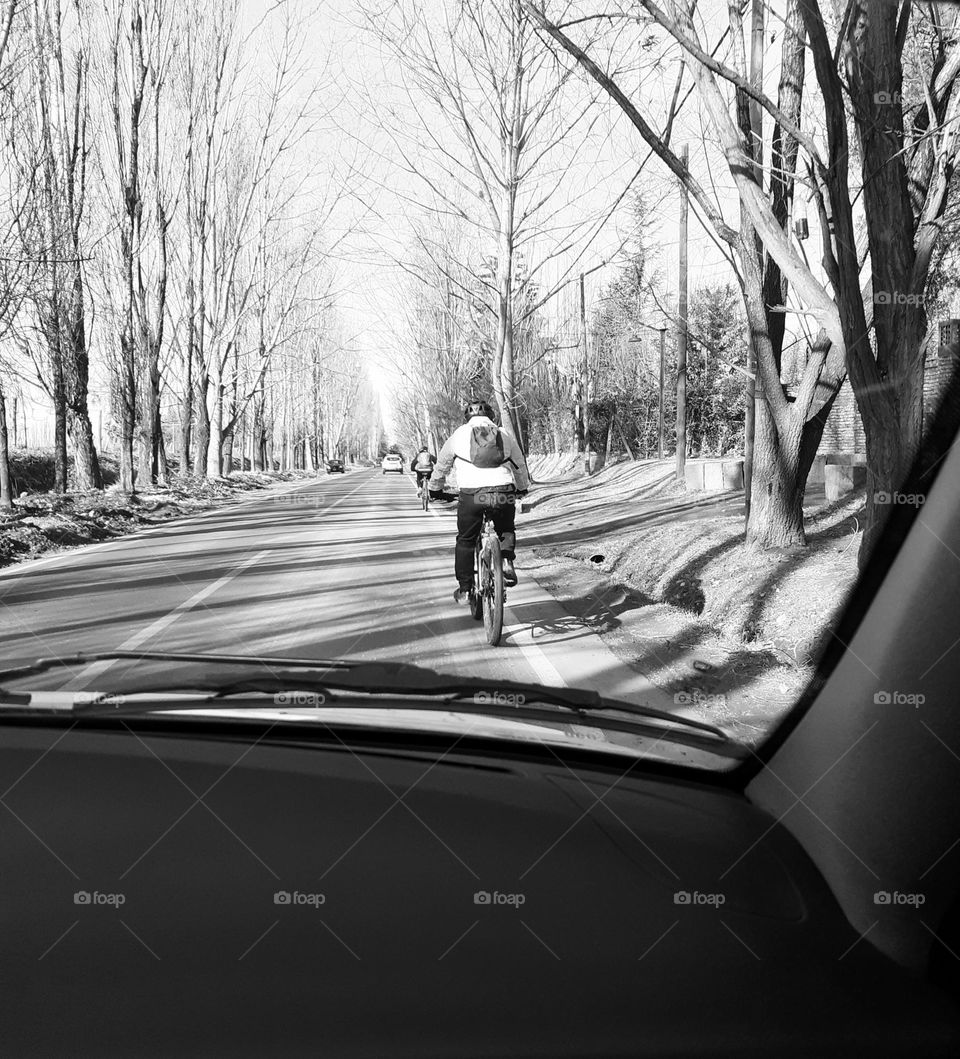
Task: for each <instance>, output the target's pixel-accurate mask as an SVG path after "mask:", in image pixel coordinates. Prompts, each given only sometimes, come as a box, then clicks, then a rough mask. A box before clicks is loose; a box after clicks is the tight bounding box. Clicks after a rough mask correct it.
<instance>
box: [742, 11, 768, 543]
mask: <svg viewBox="0 0 960 1059" xmlns="http://www.w3.org/2000/svg"><path fill="white" fill-rule="evenodd" d="M763 4H764V0H753V7H752V17H751V19H750V82H751V84H752V86H753V87H754V88H756V89H758V90H761V91H762V89H763V20H764V9H763ZM750 133H751V140H752V143H751V147H752V148H753V159H754V166H753V167H754V172H755V173H757V174H758V179H759V180H760V181H761V185H762V181H763V111H762V110H761V109H760V104H759V103H758V102H757V101H756V100H755V99H751V100H750ZM747 372H748V375H747V406H746V408H745V409H744V416H743V497H744V526H746V525H747V524H749V522H750V493H751V491H752V488H753V455H754V442H755V438H756V433H757V351H756V350H755V349H754V348H753V342H752V341H751V342H749V343H748V344H747Z"/></svg>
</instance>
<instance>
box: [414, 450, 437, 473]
mask: <svg viewBox="0 0 960 1059" xmlns="http://www.w3.org/2000/svg"><path fill="white" fill-rule="evenodd" d="M416 469H417V470H418V471H432V470H433V461H432V460H431V459H430V456H429V454H427V453H423V454H418V455H417V463H416Z"/></svg>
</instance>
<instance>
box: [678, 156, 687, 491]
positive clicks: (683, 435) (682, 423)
mask: <svg viewBox="0 0 960 1059" xmlns="http://www.w3.org/2000/svg"><path fill="white" fill-rule="evenodd" d="M689 157H690V154H689V151H688V149H687V145H686V144H684V145H683V147H682V148H681V149H680V162H681V164H682V165H683V168H684V170H686V169H687V163H688V161H689ZM689 211H690V197H689V194H688V192H687V185H686V184H681V185H680V277H679V292H678V296H677V312H678V315H679V317H680V333H679V334H678V335H677V481H678V482H683V481H685V480H686V463H687V226H688V214H689Z"/></svg>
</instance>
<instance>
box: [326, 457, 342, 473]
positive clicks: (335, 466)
mask: <svg viewBox="0 0 960 1059" xmlns="http://www.w3.org/2000/svg"><path fill="white" fill-rule="evenodd" d="M343 473H344V471H343V460H327V474H343Z"/></svg>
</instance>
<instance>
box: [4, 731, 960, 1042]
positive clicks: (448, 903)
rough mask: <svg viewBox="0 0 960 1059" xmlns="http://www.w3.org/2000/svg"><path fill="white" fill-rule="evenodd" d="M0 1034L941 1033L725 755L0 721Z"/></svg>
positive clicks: (494, 1038)
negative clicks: (701, 761)
mask: <svg viewBox="0 0 960 1059" xmlns="http://www.w3.org/2000/svg"><path fill="white" fill-rule="evenodd" d="M5 734H6V738H5V739H4V742H3V747H2V750H0V782H2V784H3V788H4V790H6V791H7V793H6V795H5V797H4V803H5V805H6V807H7V811H6V812H5V813H4V814H3V815H2V817H0V819H2V837H0V841H2V848H3V850H4V865H5V868H4V871H3V875H2V900H0V917H2V930H3V939H4V944H3V949H2V956H0V960H2V963H3V975H2V977H3V981H4V983H5V994H6V995H5V998H4V1009H5V1010H4V1016H3V1022H4V1024H5V1026H4V1033H3V1038H4V1050H5V1052H6V1053H7V1054H10V1055H50V1054H66V1053H70V1054H88V1053H95V1054H98V1055H133V1054H135V1055H139V1056H144V1055H168V1054H171V1053H173V1052H176V1053H177V1054H179V1055H213V1054H230V1055H264V1054H274V1053H277V1054H285V1055H311V1056H316V1055H318V1054H320V1055H336V1056H358V1057H359V1056H369V1057H374V1056H377V1057H382V1056H404V1057H406V1056H410V1057H413V1056H417V1057H425V1056H444V1057H450V1056H530V1057H533V1056H543V1057H547V1056H551V1057H556V1056H583V1057H591V1059H598V1057H603V1056H685V1057H691V1056H754V1055H757V1056H759V1055H777V1056H794V1055H796V1056H809V1055H813V1054H816V1055H834V1054H835V1055H841V1054H843V1055H845V1056H849V1055H850V1054H855V1055H871V1056H885V1055H900V1054H905V1053H906V1052H910V1054H916V1055H928V1056H930V1055H940V1054H942V1055H948V1054H950V1055H953V1054H957V1051H956V1049H957V1044H958V1041H960V1033H958V1028H957V1021H956V1020H957V1016H956V1011H955V1009H954V1008H953V1007H952V1005H951V1004H950V1003H949V1002H948V1001H947V999H946V998H945V997H943V996H941V995H940V994H939V993H937V992H936V991H934V990H933V989H931V988H930V987H928V986H927V985H926V984H924V983H923V982H920V981H916V980H914V979H911V978H909V977H907V976H906V975H905V974H904V973H903V972H901V971H900V970H899V969H898V968H896V967H895V966H894V965H893V964H892V963H891V962H889V961H888V960H887V959H886V958H884V957H882V956H881V955H880V954H878V953H877V952H876V951H875V950H873V949H872V948H871V946H870V945H869V943H867V942H865V941H864V940H863V939H862V938H861V937H860V935H858V934H857V932H856V931H855V930H854V929H853V928H852V927H851V926H850V924H849V923H848V922H847V920H846V919H845V918H844V916H843V914H842V913H841V911H840V909H839V907H838V906H837V904H836V902H835V901H834V899H833V897H832V895H831V893H830V891H829V889H828V888H827V886H826V884H825V883H824V881H823V879H822V878H821V876H820V875H819V873H818V872H817V870H816V869H815V867H814V866H813V864H812V862H811V861H810V860H809V858H808V857H807V856H806V854H805V853H804V852H803V850H802V849H801V847H800V846H799V845H798V843H797V842H796V841H795V840H794V839H793V838H792V837H791V836H790V835H789V833H788V832H787V831H786V830H785V829H784V828H783V827H782V826H781V825H780V824H779V823H778V822H777V821H776V820H775V819H774V818H772V817H771V816H769V815H767V814H766V813H764V812H762V811H760V810H759V809H757V808H755V807H754V806H752V805H751V804H750V802H749V801H748V800H747V799H746V798H745V797H744V796H743V795H742V794H741V793H739V792H738V791H736V790H731V789H728V788H727V787H726V786H725V785H724V782H725V781H724V779H723V777H717V778H716V779H713V778H711V777H710V776H708V775H706V774H695V773H691V772H684V771H683V770H678V769H670V768H665V769H661V770H659V771H655V770H654V769H653V768H651V766H650V765H649V763H647V762H643V761H640V760H637V761H635V762H629V761H624V760H623V759H622V758H618V759H615V760H614V759H610V758H609V757H607V756H605V755H603V754H600V753H588V752H584V753H582V754H576V755H571V754H565V753H563V752H562V751H558V750H557V749H556V748H545V747H536V746H522V747H521V746H514V745H511V744H510V743H509V742H506V741H504V742H496V741H491V740H475V739H470V738H459V739H450V738H449V737H441V736H436V737H433V736H429V735H421V736H416V735H412V734H410V733H406V734H404V735H403V736H402V737H399V736H390V734H389V733H385V732H382V731H380V732H360V731H357V730H353V731H348V730H342V731H337V730H336V729H334V728H329V729H326V730H324V731H322V732H318V731H316V726H315V727H314V730H313V731H311V732H309V733H306V732H304V731H301V730H295V729H293V728H288V727H286V726H283V725H272V726H271V725H267V724H262V723H261V724H259V725H251V724H243V723H239V722H230V723H218V722H216V721H212V720H210V719H206V720H203V721H200V720H197V719H191V720H189V721H187V720H183V721H181V722H180V723H179V724H177V725H171V723H170V722H169V721H166V722H164V723H156V721H151V720H150V719H145V720H143V721H139V720H135V721H126V722H124V723H122V724H114V723H110V722H108V721H96V722H94V721H91V722H88V723H86V724H84V725H76V726H71V725H70V724H66V723H57V724H49V723H41V722H37V723H24V724H22V725H20V724H18V725H15V726H14V725H8V726H7V728H6V732H5Z"/></svg>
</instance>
